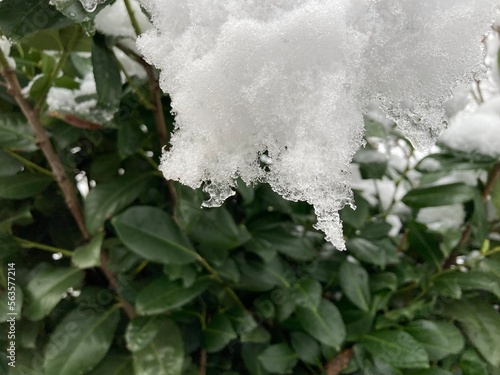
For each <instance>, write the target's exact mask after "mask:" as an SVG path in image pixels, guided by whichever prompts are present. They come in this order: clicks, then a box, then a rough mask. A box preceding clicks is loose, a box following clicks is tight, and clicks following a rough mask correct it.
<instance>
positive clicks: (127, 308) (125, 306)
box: [101, 250, 136, 320]
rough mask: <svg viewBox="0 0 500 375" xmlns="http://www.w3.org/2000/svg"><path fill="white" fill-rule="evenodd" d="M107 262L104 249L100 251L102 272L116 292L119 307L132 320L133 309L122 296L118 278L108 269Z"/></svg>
mask: <svg viewBox="0 0 500 375" xmlns="http://www.w3.org/2000/svg"><path fill="white" fill-rule="evenodd" d="M108 264H109V258H108V254H106V252H105V251H104V250H102V251H101V269H102V272H103V273H104V275H105V276H106V278H107V279H108V280H109V283H110V284H111V286H112V287H113V289H114V290H115V293H116V294H117V296H118V299H119V300H120V303H121V307H122V309H123V311H124V312H125V314H126V315H127V317H128V318H129V319H130V320H132V319H134V318H135V316H136V312H135V309H134V307H133V306H132V305H131V304H129V303H128V302H127V300H125V298H123V295H122V294H121V292H120V284H119V283H118V280H117V278H116V276H115V274H114V273H113V272H111V270H110V269H109V267H108Z"/></svg>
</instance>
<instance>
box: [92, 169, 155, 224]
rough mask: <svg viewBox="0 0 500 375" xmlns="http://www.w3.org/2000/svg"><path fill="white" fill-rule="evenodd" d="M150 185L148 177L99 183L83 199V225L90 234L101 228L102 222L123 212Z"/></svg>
mask: <svg viewBox="0 0 500 375" xmlns="http://www.w3.org/2000/svg"><path fill="white" fill-rule="evenodd" d="M149 183H150V178H149V176H148V175H140V176H123V177H118V178H115V179H113V180H112V181H110V182H104V183H99V184H98V185H97V186H96V187H95V188H94V189H92V190H91V191H90V193H89V194H88V195H87V197H86V198H85V202H84V214H85V223H86V224H87V228H88V230H89V232H90V233H91V234H95V233H97V232H98V231H99V230H101V229H102V228H103V225H104V222H105V221H106V220H108V219H110V218H112V217H113V216H114V215H115V214H117V213H118V212H120V211H121V210H123V209H124V208H125V207H127V206H128V205H129V204H130V203H132V202H133V201H134V200H135V199H137V197H138V196H139V195H140V194H141V193H142V192H143V191H144V189H145V188H146V187H147V186H148V184H149Z"/></svg>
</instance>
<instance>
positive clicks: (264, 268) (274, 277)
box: [235, 255, 290, 291]
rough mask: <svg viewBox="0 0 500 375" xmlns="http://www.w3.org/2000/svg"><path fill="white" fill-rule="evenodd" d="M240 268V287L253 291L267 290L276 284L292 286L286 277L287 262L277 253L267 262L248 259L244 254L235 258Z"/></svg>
mask: <svg viewBox="0 0 500 375" xmlns="http://www.w3.org/2000/svg"><path fill="white" fill-rule="evenodd" d="M235 260H236V263H237V265H238V269H239V270H240V274H241V275H240V281H239V283H238V288H240V289H244V290H252V291H266V290H270V289H272V288H273V287H275V286H284V287H286V288H288V287H290V284H289V283H288V280H287V279H286V270H287V268H286V267H287V264H286V263H285V262H284V261H283V259H282V258H281V257H280V256H279V255H277V256H275V257H274V258H273V259H272V260H271V261H269V262H267V263H262V262H257V261H253V260H250V259H246V258H244V257H243V256H239V257H236V258H235Z"/></svg>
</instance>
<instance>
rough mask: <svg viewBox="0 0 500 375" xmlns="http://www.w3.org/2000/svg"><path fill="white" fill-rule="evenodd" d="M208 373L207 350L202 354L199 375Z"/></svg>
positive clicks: (202, 351)
mask: <svg viewBox="0 0 500 375" xmlns="http://www.w3.org/2000/svg"><path fill="white" fill-rule="evenodd" d="M206 373H207V352H206V351H205V350H203V349H202V350H201V352H200V371H199V372H198V374H199V375H205V374H206Z"/></svg>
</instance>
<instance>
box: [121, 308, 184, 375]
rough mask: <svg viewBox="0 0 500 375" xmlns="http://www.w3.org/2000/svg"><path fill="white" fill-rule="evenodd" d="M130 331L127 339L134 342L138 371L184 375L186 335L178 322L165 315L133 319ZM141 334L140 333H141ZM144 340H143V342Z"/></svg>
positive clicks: (147, 374) (141, 374) (147, 373)
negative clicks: (181, 330) (184, 338)
mask: <svg viewBox="0 0 500 375" xmlns="http://www.w3.org/2000/svg"><path fill="white" fill-rule="evenodd" d="M131 326H134V328H133V329H132V328H130V327H129V329H128V330H127V336H126V337H127V342H128V343H129V347H130V342H134V343H135V344H134V345H132V346H131V347H132V348H134V349H136V350H133V358H134V369H135V374H140V375H181V373H182V364H183V362H184V349H183V347H182V336H181V332H180V330H179V328H178V327H177V325H176V324H175V323H174V322H173V321H171V320H169V319H167V318H165V317H160V318H156V317H151V318H148V320H143V319H141V320H140V323H138V322H136V321H133V322H132V323H131ZM137 335H138V336H137ZM141 341H142V342H141Z"/></svg>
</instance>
